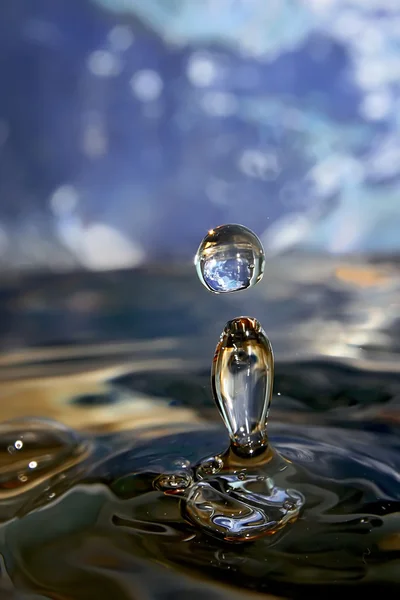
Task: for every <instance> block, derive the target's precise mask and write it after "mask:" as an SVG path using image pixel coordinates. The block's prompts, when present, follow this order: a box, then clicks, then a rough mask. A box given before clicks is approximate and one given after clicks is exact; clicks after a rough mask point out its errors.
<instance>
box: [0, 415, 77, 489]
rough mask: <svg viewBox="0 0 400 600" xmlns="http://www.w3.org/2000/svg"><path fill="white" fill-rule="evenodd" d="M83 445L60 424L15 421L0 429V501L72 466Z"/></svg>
mask: <svg viewBox="0 0 400 600" xmlns="http://www.w3.org/2000/svg"><path fill="white" fill-rule="evenodd" d="M86 453H87V445H86V444H85V443H84V442H83V441H82V439H81V438H80V437H79V436H78V435H77V434H76V433H75V432H74V431H72V430H71V429H68V428H67V427H65V426H64V425H62V424H61V423H56V422H54V421H46V420H39V419H18V420H15V421H8V422H6V423H2V424H1V425H0V498H6V497H11V496H15V495H17V494H19V493H20V492H22V491H25V489H27V488H30V487H32V485H35V484H37V483H40V482H42V481H43V480H45V479H46V478H47V477H49V476H53V475H55V474H56V473H59V472H60V471H61V470H63V469H67V468H69V467H71V466H72V465H75V464H76V463H77V462H78V461H79V460H81V459H82V458H84V456H85V455H86Z"/></svg>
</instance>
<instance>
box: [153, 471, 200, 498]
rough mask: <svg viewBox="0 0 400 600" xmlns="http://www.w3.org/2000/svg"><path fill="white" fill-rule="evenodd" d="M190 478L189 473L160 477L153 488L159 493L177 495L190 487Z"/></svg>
mask: <svg viewBox="0 0 400 600" xmlns="http://www.w3.org/2000/svg"><path fill="white" fill-rule="evenodd" d="M191 483H192V478H191V476H190V475H189V473H170V474H164V475H160V476H159V477H158V478H157V479H156V480H155V482H154V486H155V487H156V488H157V489H158V490H160V491H161V492H167V493H178V492H181V491H183V490H185V489H186V488H188V487H189V486H190V484H191Z"/></svg>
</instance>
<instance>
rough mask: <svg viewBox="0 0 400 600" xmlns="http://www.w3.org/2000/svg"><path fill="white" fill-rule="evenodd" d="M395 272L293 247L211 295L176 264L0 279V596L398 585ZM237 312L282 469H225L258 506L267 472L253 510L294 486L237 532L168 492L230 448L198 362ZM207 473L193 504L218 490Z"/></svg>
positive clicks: (194, 594)
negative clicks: (262, 387) (251, 331)
mask: <svg viewBox="0 0 400 600" xmlns="http://www.w3.org/2000/svg"><path fill="white" fill-rule="evenodd" d="M399 282H400V270H399V268H398V265H397V263H396V262H394V261H392V262H391V263H388V262H384V261H382V260H378V259H373V260H372V259H371V260H364V261H355V260H353V261H338V260H336V259H335V260H334V259H322V258H316V257H310V256H303V257H299V256H298V257H296V258H291V257H286V258H285V257H284V258H281V259H279V260H278V261H276V262H275V263H274V265H273V266H268V265H267V268H266V272H265V276H264V280H263V282H262V283H261V284H259V286H257V288H255V289H253V290H251V291H249V292H247V293H246V294H245V295H242V294H236V295H234V296H235V297H228V298H226V297H213V296H212V295H211V294H208V293H207V292H206V291H205V290H204V289H203V288H202V286H201V285H200V284H199V282H198V280H197V279H196V274H195V273H194V270H193V268H190V267H189V268H188V269H182V270H175V271H174V272H171V271H168V270H165V269H159V268H154V269H148V270H146V271H142V272H139V271H137V272H119V273H107V274H101V275H94V274H87V273H85V274H74V275H63V276H42V277H40V278H32V279H29V280H24V281H18V282H17V281H15V280H13V281H7V282H3V285H2V291H1V292H0V310H1V315H2V318H1V319H0V333H1V341H0V343H1V344H2V354H1V356H0V395H1V410H2V421H3V424H2V425H1V426H0V520H1V524H0V553H1V557H0V573H1V582H0V586H1V598H5V599H6V598H11V599H13V598H24V599H25V598H29V599H35V600H37V599H39V598H52V599H60V598H62V599H67V598H68V599H69V598H71V599H77V600H78V599H85V600H86V599H91V598H93V599H94V598H96V599H99V598H110V597H111V598H115V599H124V600H125V599H128V598H129V599H130V598H160V599H161V598H162V599H164V598H172V597H174V598H181V599H183V598H191V599H192V600H193V599H194V598H204V597H210V598H228V597H232V598H243V597H247V595H248V596H249V597H253V595H254V594H262V595H264V596H268V595H270V596H275V597H285V598H297V597H308V598H313V597H315V598H317V597H318V598H320V597H321V594H323V595H324V597H327V598H330V597H332V598H333V597H335V598H336V597H337V594H338V593H346V594H347V593H351V594H354V593H355V592H356V591H357V589H356V588H357V587H360V586H362V587H363V588H365V589H366V590H368V591H373V592H374V591H379V592H380V593H382V594H383V593H390V594H398V591H399V587H398V585H399V579H400V576H399V573H400V570H399V567H400V519H399V509H400V492H399V489H400V486H399V483H400V475H399V473H400V441H399V440H400V438H399V435H398V433H399V422H400V411H399V407H400V379H399V368H398V350H399V342H398V339H399V304H398V298H399V295H398V294H399ZM241 314H245V315H250V316H254V317H256V318H257V319H259V321H261V323H262V325H263V327H264V329H265V331H266V332H267V334H268V336H269V338H270V340H271V343H272V345H273V347H274V351H275V357H276V368H275V385H274V395H273V400H272V405H271V412H270V423H269V427H268V431H269V438H270V443H271V447H273V448H274V449H275V451H276V452H277V453H278V455H280V456H281V458H280V459H279V460H280V461H284V463H285V465H288V468H287V469H286V470H281V469H280V467H279V465H280V464H281V462H279V461H278V463H275V462H274V461H271V462H270V463H265V464H263V465H259V466H257V477H258V479H257V478H253V479H251V478H252V477H253V475H252V474H251V473H250V469H248V470H246V469H245V470H244V472H243V476H242V471H240V472H239V471H238V472H237V476H238V478H239V480H240V479H243V482H242V483H243V485H244V487H245V489H250V491H251V493H252V494H253V495H254V498H256V502H257V498H259V496H257V494H259V493H260V492H259V488H257V485H261V483H262V485H263V486H264V482H267V484H266V485H267V488H268V490H269V494H270V496H269V500H268V501H269V502H270V510H271V511H272V512H271V513H269V514H272V515H275V513H274V512H273V510H275V508H273V507H272V503H273V502H274V501H275V499H279V498H281V496H280V494H281V492H280V490H283V489H285V490H287V489H292V490H295V491H296V494H298V495H297V496H296V495H292V498H302V499H304V504H302V505H301V510H300V512H299V514H298V516H296V519H294V518H293V519H288V520H287V522H286V521H285V524H284V526H283V527H276V528H275V529H274V528H272V533H271V534H268V535H264V536H261V537H259V538H257V539H254V540H253V541H250V542H244V543H242V542H240V541H239V542H237V541H236V542H235V541H232V542H229V541H224V540H223V539H221V537H220V536H219V535H218V532H217V533H216V532H215V531H211V530H210V529H207V527H203V526H202V524H201V523H200V522H199V521H196V520H195V519H193V518H191V515H190V511H188V510H187V506H188V500H187V498H188V497H189V496H188V494H187V491H186V488H185V485H186V483H185V482H188V481H189V482H193V478H194V477H195V476H196V473H198V471H196V469H195V465H198V464H199V463H200V462H201V461H202V460H203V459H205V458H207V457H212V456H218V455H220V454H221V453H223V452H224V450H225V449H226V448H227V447H228V441H229V440H228V435H227V431H226V429H225V428H224V426H223V424H222V421H221V420H220V417H219V415H218V411H217V409H216V407H215V405H214V403H213V400H212V395H211V385H210V368H211V360H212V356H213V352H214V348H215V345H216V342H217V341H218V336H219V334H220V332H221V331H222V329H223V327H224V325H225V322H226V321H227V320H229V319H231V318H233V317H236V316H239V315H241ZM287 461H290V462H287ZM276 464H278V467H279V468H278V467H277V468H275V467H276ZM274 465H275V466H274ZM196 468H197V467H196ZM213 473H214V471H213V469H212V468H210V469H209V471H207V477H208V479H207V478H206V480H207V481H208V482H209V483H210V485H211V488H210V489H212V490H213V491H212V494H211V496H210V498H211V499H210V500H207V499H206V500H205V505H204V502H203V504H202V505H201V507H200V508H201V509H202V507H204V506H206V509H207V506H208V505H207V502H209V503H211V504H212V503H213V502H214V501H216V500H218V498H220V497H219V496H218V494H219V493H220V492H221V489H222V492H221V493H222V494H224V489H223V486H222V488H221V480H216V479H215V477H216V475H215V473H214V474H213ZM224 476H225V475H224ZM165 477H169V479H168V480H166V479H165ZM171 477H172V480H171ZM250 479H251V481H250ZM256 479H257V481H258V483H257V485H256V487H254V486H253V487H252V485H253V483H252V482H253V480H254V481H255V480H256ZM248 481H250V484H251V485H250V484H248ZM171 482H172V483H171ZM182 482H183V483H182ZM260 482H261V483H260ZM246 486H247V487H246ZM268 486H269V487H268ZM177 488H179V489H178V491H176V490H177ZM181 488H182V489H181ZM239 488H240V486H238V492H237V494H236V500H237V498H240V497H241V496H240V494H241V493H242V491H241V489H239ZM175 492H176V493H175ZM235 493H236V492H235ZM190 497H191V498H193V497H194V495H193V494H192V495H191V496H190ZM224 498H225V499H224V500H223V502H225V505H224V506H225V507H227V510H228V509H229V510H231V508H232V506H233V508H232V510H233V512H234V511H235V510H236V508H235V506H236V505H235V506H234V505H233V504H232V502H233V500H232V497H231V496H230V497H229V498H228V499H226V497H225V496H224ZM300 504H301V503H300ZM300 504H299V506H300ZM287 506H288V505H287ZM271 507H272V508H271ZM292 509H293V506H291V507H290V506H289V508H288V510H289V512H290V510H292ZM207 510H208V509H207ZM239 513H240V514H239V516H240V518H247V517H246V514H245V511H244V512H243V511H242V512H240V510H239ZM290 514H292V513H290ZM293 514H294V513H293ZM207 518H208V517H207ZM229 518H230V517H229ZM274 518H275V516H274ZM219 522H221V521H219ZM225 523H226V522H225ZM355 586H356V588H355V589H353V588H354V587H355ZM367 586H368V587H367Z"/></svg>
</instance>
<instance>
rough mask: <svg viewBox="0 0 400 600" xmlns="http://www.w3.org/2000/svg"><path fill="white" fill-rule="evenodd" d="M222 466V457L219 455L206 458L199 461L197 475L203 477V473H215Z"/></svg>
mask: <svg viewBox="0 0 400 600" xmlns="http://www.w3.org/2000/svg"><path fill="white" fill-rule="evenodd" d="M223 466H224V463H223V461H222V459H221V458H220V457H219V456H215V457H212V458H208V459H207V460H205V461H204V462H202V463H201V465H200V466H199V468H198V469H197V475H198V476H199V477H203V476H204V475H216V474H217V473H219V471H220V470H221V469H222V467H223Z"/></svg>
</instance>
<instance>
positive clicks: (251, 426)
mask: <svg viewBox="0 0 400 600" xmlns="http://www.w3.org/2000/svg"><path fill="white" fill-rule="evenodd" d="M273 378H274V358H273V353H272V347H271V344H270V342H269V340H268V338H267V336H266V335H265V333H264V331H263V329H262V327H261V325H260V323H259V322H258V321H257V320H256V319H253V318H250V317H239V318H237V319H233V320H232V321H229V322H228V323H227V325H226V327H225V329H224V331H223V333H222V335H221V339H220V342H219V344H218V346H217V348H216V351H215V356H214V361H213V366H212V390H213V395H214V400H215V402H216V404H217V407H218V409H219V411H220V413H221V415H222V418H223V420H224V422H225V425H226V427H227V428H228V431H229V436H230V438H231V442H232V447H233V449H235V450H236V451H237V452H238V453H239V454H241V455H242V456H254V455H255V454H257V453H258V452H259V451H260V450H261V449H263V448H265V447H266V446H267V419H268V412H269V407H270V403H271V396H272V385H273Z"/></svg>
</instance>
